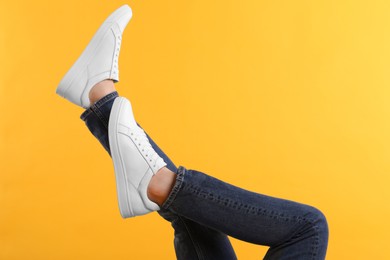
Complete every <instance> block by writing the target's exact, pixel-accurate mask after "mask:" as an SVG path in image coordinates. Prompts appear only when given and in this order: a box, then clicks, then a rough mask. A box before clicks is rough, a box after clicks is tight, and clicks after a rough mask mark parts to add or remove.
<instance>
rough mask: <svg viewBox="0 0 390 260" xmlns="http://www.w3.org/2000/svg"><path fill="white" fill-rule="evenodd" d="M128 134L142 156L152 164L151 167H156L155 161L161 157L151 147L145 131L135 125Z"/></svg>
mask: <svg viewBox="0 0 390 260" xmlns="http://www.w3.org/2000/svg"><path fill="white" fill-rule="evenodd" d="M130 136H131V138H132V139H133V141H134V143H135V144H136V145H137V147H138V149H139V151H140V152H141V153H142V155H143V156H144V158H145V160H147V162H148V164H149V165H151V166H153V168H156V166H157V161H158V160H159V159H161V157H160V156H159V155H158V154H157V153H156V151H155V150H154V149H153V147H152V145H151V144H150V142H149V139H148V137H147V136H146V134H145V132H144V131H143V130H142V129H141V128H138V127H137V128H136V129H131V130H130ZM161 160H162V159H161Z"/></svg>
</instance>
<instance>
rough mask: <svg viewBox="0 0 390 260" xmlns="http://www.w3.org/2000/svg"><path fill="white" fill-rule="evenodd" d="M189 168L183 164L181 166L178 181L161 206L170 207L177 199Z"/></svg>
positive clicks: (178, 171)
mask: <svg viewBox="0 0 390 260" xmlns="http://www.w3.org/2000/svg"><path fill="white" fill-rule="evenodd" d="M186 172H187V169H186V168H184V167H183V166H180V167H179V169H178V170H177V176H176V182H175V185H174V186H173V188H172V191H171V193H169V195H168V198H167V200H166V201H165V202H164V203H163V204H162V206H161V208H163V209H168V208H169V206H171V204H172V202H173V201H174V200H175V198H176V196H177V194H178V193H179V191H180V189H181V186H182V184H183V182H184V175H185V174H186Z"/></svg>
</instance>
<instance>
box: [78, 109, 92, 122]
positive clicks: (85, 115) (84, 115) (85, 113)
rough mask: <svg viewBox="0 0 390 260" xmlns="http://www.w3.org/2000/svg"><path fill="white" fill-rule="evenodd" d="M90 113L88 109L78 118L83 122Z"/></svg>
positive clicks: (90, 110)
mask: <svg viewBox="0 0 390 260" xmlns="http://www.w3.org/2000/svg"><path fill="white" fill-rule="evenodd" d="M91 113H92V109H91V108H88V109H87V110H85V111H84V113H82V114H81V116H80V118H81V120H83V121H85V119H86V118H87V117H88V116H89V115H90V114H91Z"/></svg>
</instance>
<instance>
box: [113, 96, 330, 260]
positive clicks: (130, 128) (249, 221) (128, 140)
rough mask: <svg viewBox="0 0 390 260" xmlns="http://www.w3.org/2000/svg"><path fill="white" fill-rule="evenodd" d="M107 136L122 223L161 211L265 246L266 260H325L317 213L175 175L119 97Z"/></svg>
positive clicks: (324, 233) (196, 176)
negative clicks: (118, 190) (166, 210)
mask: <svg viewBox="0 0 390 260" xmlns="http://www.w3.org/2000/svg"><path fill="white" fill-rule="evenodd" d="M108 133H109V141H110V148H111V153H112V158H113V162H114V168H115V173H116V175H117V176H118V177H119V179H118V177H117V184H119V185H122V186H124V188H123V189H126V191H127V193H121V194H120V195H119V196H120V198H121V200H122V202H123V203H122V207H123V208H124V209H125V210H124V211H123V214H122V215H124V217H134V216H140V215H144V214H147V213H149V212H151V211H153V210H156V209H160V207H161V208H163V209H168V210H170V211H172V212H174V213H177V214H178V215H180V216H184V217H186V218H188V219H190V220H192V221H194V222H197V223H200V224H203V225H204V226H206V227H209V228H211V229H214V230H217V231H219V232H221V233H223V234H227V235H230V236H233V237H236V238H238V239H241V240H243V241H247V242H251V243H255V244H260V245H267V246H270V250H269V251H268V253H267V255H266V258H267V259H324V258H325V254H326V248H327V241H328V227H327V222H326V219H325V216H324V215H323V214H322V213H321V212H320V211H319V210H317V209H315V208H313V207H311V206H307V205H303V204H300V203H296V202H292V201H288V200H283V199H277V198H273V197H269V196H265V195H261V194H258V193H254V192H250V191H247V190H244V189H241V188H238V187H235V186H233V185H230V184H228V183H225V182H223V181H220V180H218V179H215V178H213V177H210V176H208V175H206V174H204V173H201V172H198V171H187V170H186V169H185V168H183V167H180V168H179V169H178V174H175V173H174V172H172V171H170V170H169V169H167V168H166V167H165V166H166V164H165V163H164V161H163V159H162V158H161V157H159V155H158V154H157V153H156V152H155V151H154V150H153V149H151V146H150V143H149V141H148V140H147V138H146V136H145V133H144V131H143V130H142V129H140V128H139V127H138V126H137V124H136V122H135V119H134V115H133V112H132V107H131V103H130V102H129V100H127V99H126V98H124V97H118V98H116V100H115V101H114V104H113V106H112V111H111V113H110V119H109V130H108ZM129 194H131V195H129ZM121 200H120V201H121ZM126 203H127V204H126ZM155 208H156V209H155ZM127 209H128V210H127ZM126 210H127V211H126Z"/></svg>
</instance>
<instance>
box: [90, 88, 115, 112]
mask: <svg viewBox="0 0 390 260" xmlns="http://www.w3.org/2000/svg"><path fill="white" fill-rule="evenodd" d="M116 97H118V92H116V91H115V92H112V93H110V94H108V95H106V96H104V97H103V98H102V99H100V100H99V101H98V102H96V103H95V104H94V107H96V108H101V107H102V106H104V104H105V103H107V102H108V101H110V100H111V99H112V98H116Z"/></svg>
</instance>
